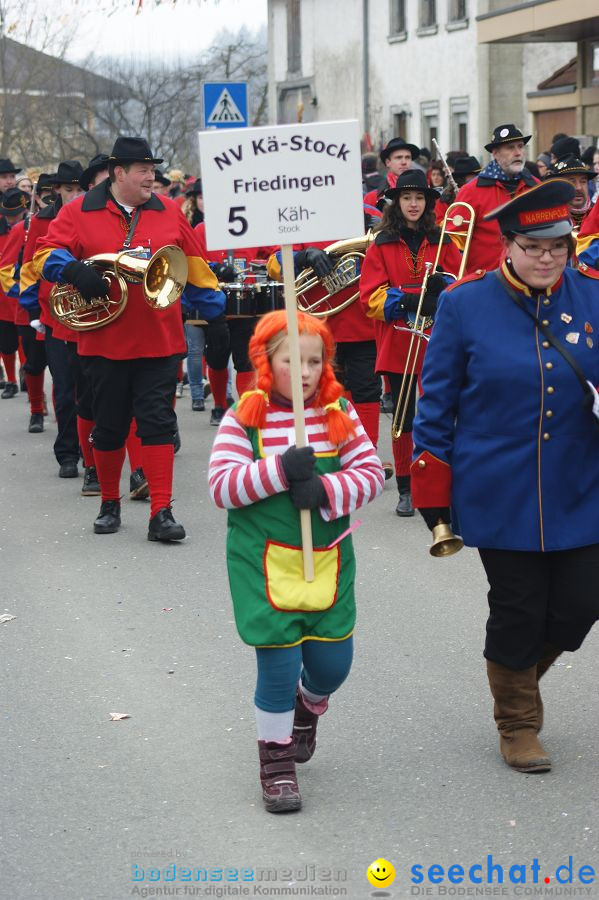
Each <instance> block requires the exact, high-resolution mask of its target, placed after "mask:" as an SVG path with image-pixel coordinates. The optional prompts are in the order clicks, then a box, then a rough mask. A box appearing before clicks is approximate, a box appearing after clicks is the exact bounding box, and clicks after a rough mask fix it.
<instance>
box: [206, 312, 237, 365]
mask: <svg viewBox="0 0 599 900" xmlns="http://www.w3.org/2000/svg"><path fill="white" fill-rule="evenodd" d="M204 333H205V335H206V347H205V350H204V354H205V356H206V362H207V363H208V365H209V366H210V368H211V369H224V368H225V367H226V365H227V362H228V361H229V351H230V346H231V340H230V336H229V325H228V323H227V320H226V318H225V316H224V315H222V316H217V318H216V319H213V320H212V321H211V322H208V324H207V325H206V326H205V332H204Z"/></svg>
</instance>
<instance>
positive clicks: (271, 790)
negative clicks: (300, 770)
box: [258, 740, 302, 813]
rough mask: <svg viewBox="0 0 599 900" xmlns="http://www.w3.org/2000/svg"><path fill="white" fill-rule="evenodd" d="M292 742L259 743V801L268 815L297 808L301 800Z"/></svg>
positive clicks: (294, 745)
mask: <svg viewBox="0 0 599 900" xmlns="http://www.w3.org/2000/svg"><path fill="white" fill-rule="evenodd" d="M295 750H296V744H295V740H291V741H289V743H288V744H278V743H276V742H275V741H258V753H259V755H260V782H261V784H262V799H263V800H264V805H265V807H266V809H267V811H268V812H272V813H280V812H291V811H292V810H295V809H300V808H301V805H302V798H301V794H300V791H299V786H298V783H297V776H296V774H295Z"/></svg>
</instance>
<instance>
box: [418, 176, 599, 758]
mask: <svg viewBox="0 0 599 900" xmlns="http://www.w3.org/2000/svg"><path fill="white" fill-rule="evenodd" d="M573 191H574V189H573V188H572V187H571V185H569V184H568V182H566V181H563V180H560V179H552V180H551V181H550V182H545V183H542V184H540V185H537V186H535V187H534V188H532V189H531V190H529V191H527V192H526V193H523V194H521V195H519V196H518V197H516V198H514V199H513V200H510V201H509V202H508V203H506V204H504V205H503V206H501V207H499V208H498V209H496V210H494V211H493V212H492V213H489V214H488V216H487V217H486V218H489V219H491V218H494V219H497V220H498V221H499V225H500V228H501V232H502V240H503V244H504V248H505V258H504V261H503V262H502V264H501V265H500V267H499V269H497V270H495V271H494V272H487V273H485V272H483V271H479V272H476V273H474V274H473V275H471V276H469V277H468V278H466V279H464V280H463V281H461V282H458V283H456V284H455V285H452V286H451V287H450V288H449V289H448V290H446V291H445V292H444V293H443V294H442V295H441V301H440V305H439V310H438V316H437V320H436V324H435V328H434V331H433V335H432V338H431V341H430V344H429V347H428V350H427V354H426V360H425V363H424V369H423V377H422V386H423V396H422V398H421V400H420V403H419V408H418V414H417V417H416V420H415V423H414V444H415V452H414V462H413V463H412V485H413V494H414V505H415V506H417V507H418V508H419V509H420V512H421V513H422V515H423V517H424V519H425V520H426V522H427V525H428V526H429V528H432V527H433V526H434V525H435V524H437V523H438V522H439V521H445V522H449V521H450V520H451V521H452V524H453V528H454V530H455V531H456V532H457V533H459V534H461V536H462V537H463V539H464V542H465V543H466V544H468V545H469V546H473V547H478V548H479V553H480V557H481V560H482V563H483V566H484V568H485V571H486V574H487V578H488V581H489V587H490V590H489V594H488V599H489V618H488V621H487V637H486V643H485V651H484V655H485V657H486V660H487V673H488V678H489V684H490V687H491V693H492V695H493V697H494V700H495V707H494V709H495V721H496V723H497V727H498V730H499V734H500V750H501V753H502V755H503V757H504V759H505V761H506V762H507V763H508V765H510V766H513V767H514V768H515V769H518V770H519V771H522V772H545V771H548V770H549V769H550V768H551V763H550V761H549V758H548V756H547V754H546V752H545V750H544V749H543V747H542V745H541V743H540V741H539V738H538V732H539V731H540V730H541V726H542V722H543V706H542V702H541V695H540V693H539V686H538V685H539V679H540V677H541V675H543V673H544V672H545V671H546V670H547V669H548V668H549V666H551V665H552V664H553V662H554V661H555V659H556V658H557V657H558V656H559V655H560V653H561V652H562V651H564V650H569V651H573V650H577V649H578V648H579V647H580V646H581V644H582V642H583V641H584V639H585V637H586V635H587V634H588V632H589V631H590V629H591V627H592V626H593V623H594V622H595V621H596V620H597V618H598V615H599V429H598V425H599V423H598V422H597V419H596V418H595V416H594V413H593V404H592V400H593V392H594V388H595V387H596V386H597V385H599V273H598V272H596V271H595V270H593V269H588V268H586V267H585V266H580V268H579V269H577V270H576V269H572V268H569V267H567V263H568V258H569V256H570V255H571V253H572V251H573V239H572V235H571V228H572V223H571V221H570V218H569V213H568V202H569V200H570V199H571V197H572V195H573ZM554 342H555V343H554ZM558 348H562V349H563V350H565V352H566V354H568V353H569V355H570V356H569V359H566V358H565V357H564V355H562V353H561V352H560V350H559V349H558ZM586 382H589V384H587V383H586ZM596 407H599V403H597V404H596ZM573 473H575V477H572V476H573ZM450 508H451V512H450Z"/></svg>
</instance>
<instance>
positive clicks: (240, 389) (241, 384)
mask: <svg viewBox="0 0 599 900" xmlns="http://www.w3.org/2000/svg"><path fill="white" fill-rule="evenodd" d="M235 387H236V388H237V393H238V394H239V396H240V397H241V395H242V394H244V393H245V392H246V391H251V390H252V388H254V387H256V376H255V374H254V372H237V374H236V376H235Z"/></svg>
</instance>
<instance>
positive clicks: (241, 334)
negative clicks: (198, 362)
mask: <svg viewBox="0 0 599 900" xmlns="http://www.w3.org/2000/svg"><path fill="white" fill-rule="evenodd" d="M257 321H258V319H257V318H255V317H252V318H248V319H246V318H239V319H235V318H233V319H229V321H228V323H227V324H228V326H229V346H228V347H221V349H220V350H219V352H218V353H215V352H214V351H213V350H212V348H211V347H210V342H209V340H208V334H207V330H206V328H204V333H205V334H206V350H205V356H206V362H207V363H208V365H209V366H210V368H211V369H215V370H216V371H218V370H220V369H226V368H227V365H228V363H229V356H232V357H233V365H234V366H235V369H236V370H237V371H238V372H251V371H252V370H253V368H254V367H253V366H252V364H251V362H250V358H249V356H248V345H249V343H250V338H251V336H252V335H253V333H254V328H255V327H256V323H257Z"/></svg>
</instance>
